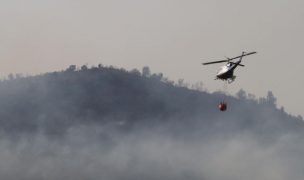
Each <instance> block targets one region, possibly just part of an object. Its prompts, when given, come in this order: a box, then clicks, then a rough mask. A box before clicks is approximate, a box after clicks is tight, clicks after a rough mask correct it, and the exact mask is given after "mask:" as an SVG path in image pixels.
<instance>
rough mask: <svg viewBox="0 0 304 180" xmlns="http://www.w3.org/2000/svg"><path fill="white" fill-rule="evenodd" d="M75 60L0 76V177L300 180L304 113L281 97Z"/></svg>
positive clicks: (115, 179)
mask: <svg viewBox="0 0 304 180" xmlns="http://www.w3.org/2000/svg"><path fill="white" fill-rule="evenodd" d="M144 72H145V73H144V74H143V75H141V74H140V73H139V72H138V71H132V72H126V71H125V70H118V69H114V68H105V67H101V66H100V67H98V68H92V69H87V68H85V67H83V68H82V69H81V70H79V71H75V69H74V68H73V67H71V68H70V69H68V70H66V71H64V72H56V73H50V74H45V75H41V76H35V77H27V78H17V79H12V80H9V81H3V82H1V83H0V99H1V101H0V109H1V110H0V111H1V112H0V123H1V124H0V125H1V138H0V178H1V179H31V180H35V179H73V180H75V179H76V180H77V179H96V180H97V179H107V180H120V179H124V180H136V179H138V180H141V179H146V180H163V179H166V180H170V179H172V180H184V179H189V180H221V179H225V180H243V179H246V180H281V179H282V180H285V179H293V180H298V179H299V180H300V179H303V177H304V170H303V167H304V166H303V165H304V163H303V162H304V158H303V156H302V152H303V150H304V142H303V141H304V140H303V139H304V138H303V133H302V130H303V122H302V119H301V118H300V117H299V118H295V117H293V116H290V115H288V114H286V113H285V112H284V111H283V110H278V109H277V108H276V106H275V98H274V96H272V94H271V93H269V95H268V97H267V98H262V99H260V100H255V99H250V98H248V97H247V96H246V93H244V92H242V91H241V92H240V93H239V94H238V98H233V97H226V98H227V99H228V101H229V102H230V103H231V104H232V106H233V107H232V108H231V109H229V111H228V112H227V113H224V114H223V113H219V112H218V111H217V110H216V109H215V107H216V102H217V101H219V100H220V99H221V97H222V96H223V94H220V93H215V94H209V93H206V92H199V91H196V90H189V89H187V88H184V87H178V86H176V85H174V84H172V82H170V81H168V80H166V79H164V78H163V77H162V76H161V75H160V74H159V75H155V74H153V75H151V74H150V71H148V70H147V69H145V71H144Z"/></svg>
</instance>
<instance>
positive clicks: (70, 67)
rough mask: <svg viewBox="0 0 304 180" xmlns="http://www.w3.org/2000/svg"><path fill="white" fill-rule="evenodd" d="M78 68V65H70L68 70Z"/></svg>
mask: <svg viewBox="0 0 304 180" xmlns="http://www.w3.org/2000/svg"><path fill="white" fill-rule="evenodd" d="M75 70H76V65H70V66H69V67H68V68H67V70H66V71H70V72H71V71H75Z"/></svg>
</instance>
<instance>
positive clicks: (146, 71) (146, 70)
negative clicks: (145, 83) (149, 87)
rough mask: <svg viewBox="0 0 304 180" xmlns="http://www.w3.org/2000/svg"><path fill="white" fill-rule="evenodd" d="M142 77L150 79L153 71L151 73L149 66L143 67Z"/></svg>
mask: <svg viewBox="0 0 304 180" xmlns="http://www.w3.org/2000/svg"><path fill="white" fill-rule="evenodd" d="M142 75H143V76H144V77H150V76H151V71H150V68H149V67H148V66H145V67H143V69H142Z"/></svg>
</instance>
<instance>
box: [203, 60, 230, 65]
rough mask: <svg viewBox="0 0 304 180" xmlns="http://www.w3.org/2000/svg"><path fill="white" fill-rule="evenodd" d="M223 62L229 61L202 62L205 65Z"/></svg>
mask: <svg viewBox="0 0 304 180" xmlns="http://www.w3.org/2000/svg"><path fill="white" fill-rule="evenodd" d="M223 62H228V60H222V61H212V62H207V63H202V64H203V65H209V64H217V63H223Z"/></svg>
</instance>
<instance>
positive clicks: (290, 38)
mask: <svg viewBox="0 0 304 180" xmlns="http://www.w3.org/2000/svg"><path fill="white" fill-rule="evenodd" d="M0 14H1V15H0V22H1V28H0V39H1V44H0V46H1V48H0V51H1V52H0V59H1V60H0V72H1V73H0V74H1V75H2V76H4V75H7V74H8V73H24V74H37V73H41V72H48V71H54V70H61V69H64V68H66V67H67V66H69V65H70V64H76V65H83V64H86V63H87V64H88V65H97V64H98V63H102V64H105V65H114V66H117V67H124V68H126V69H132V68H142V67H143V66H145V65H148V66H150V68H151V70H152V71H153V72H163V73H164V74H165V75H166V76H167V77H169V78H171V79H174V80H176V79H178V78H183V79H185V80H186V81H188V82H197V81H203V82H204V84H205V86H206V87H207V88H208V89H209V90H211V91H214V90H218V89H221V88H222V84H223V83H222V82H219V81H214V80H213V79H214V75H215V73H216V71H217V70H218V67H219V66H220V65H213V66H205V67H203V66H201V62H204V61H209V60H217V59H222V58H223V57H224V56H229V57H233V56H237V55H239V54H240V53H241V52H242V51H257V52H258V54H257V55H253V56H251V57H248V58H246V59H245V61H246V62H244V64H245V65H246V67H245V68H239V69H237V71H236V75H238V78H237V81H236V82H235V83H234V84H232V85H230V92H231V93H235V92H236V91H237V90H239V89H240V88H243V89H245V90H246V91H248V92H250V93H253V94H256V95H257V96H265V95H266V92H267V91H268V90H272V91H273V93H274V94H275V96H277V97H278V101H279V104H280V105H283V106H284V107H285V109H286V110H287V111H288V112H291V113H293V114H295V115H297V114H301V115H304V112H303V111H302V107H303V106H304V98H303V95H302V92H303V91H304V85H303V80H302V78H301V75H302V74H301V72H302V67H303V65H304V62H303V60H302V59H303V56H304V54H303V47H304V36H303V32H304V23H303V17H304V1H301V0H288V1H287V0H27V1H22V0H10V1H4V0H0Z"/></svg>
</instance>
